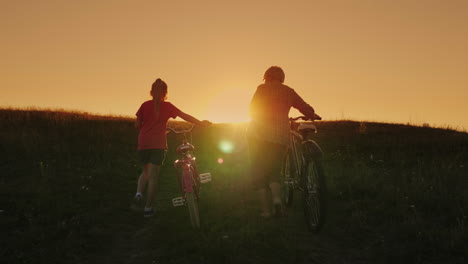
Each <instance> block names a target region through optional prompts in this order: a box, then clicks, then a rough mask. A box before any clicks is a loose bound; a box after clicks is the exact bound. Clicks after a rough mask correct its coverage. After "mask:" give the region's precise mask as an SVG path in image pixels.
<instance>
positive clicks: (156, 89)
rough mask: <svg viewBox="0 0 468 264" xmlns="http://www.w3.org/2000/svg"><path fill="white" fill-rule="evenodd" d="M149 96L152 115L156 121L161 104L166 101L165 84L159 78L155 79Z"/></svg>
mask: <svg viewBox="0 0 468 264" xmlns="http://www.w3.org/2000/svg"><path fill="white" fill-rule="evenodd" d="M151 95H152V96H153V102H154V113H155V115H156V119H158V118H159V108H160V106H161V102H162V101H164V100H166V96H167V84H166V83H165V82H164V81H163V80H161V79H160V78H158V79H156V81H155V82H154V83H153V85H152V87H151Z"/></svg>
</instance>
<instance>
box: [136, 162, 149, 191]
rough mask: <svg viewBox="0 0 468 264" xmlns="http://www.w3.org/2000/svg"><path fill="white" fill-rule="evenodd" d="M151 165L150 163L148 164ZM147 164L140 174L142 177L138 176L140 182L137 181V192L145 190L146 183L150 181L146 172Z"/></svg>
mask: <svg viewBox="0 0 468 264" xmlns="http://www.w3.org/2000/svg"><path fill="white" fill-rule="evenodd" d="M148 165H149V164H148ZM145 173H147V172H146V166H144V167H143V171H142V172H141V174H140V177H138V183H137V192H136V193H137V194H139V193H143V191H144V190H145V187H146V184H147V183H148V175H147V174H146V175H145Z"/></svg>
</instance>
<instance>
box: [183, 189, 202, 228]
mask: <svg viewBox="0 0 468 264" xmlns="http://www.w3.org/2000/svg"><path fill="white" fill-rule="evenodd" d="M186 196H187V197H186V198H185V201H186V203H187V208H188V211H189V215H190V222H191V223H192V226H193V227H194V228H200V214H199V212H198V197H197V195H196V194H195V192H189V193H186Z"/></svg>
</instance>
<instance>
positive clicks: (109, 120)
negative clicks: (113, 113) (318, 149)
mask: <svg viewBox="0 0 468 264" xmlns="http://www.w3.org/2000/svg"><path fill="white" fill-rule="evenodd" d="M0 120H1V122H0V142H1V145H0V155H1V159H0V168H1V171H2V173H1V176H0V197H1V199H0V210H1V211H0V221H1V222H0V226H1V234H2V239H1V240H0V254H1V256H2V262H3V263H155V264H157V263H161V264H163V263H220V262H224V263H395V262H399V263H465V262H466V261H467V258H468V249H467V246H466V245H467V241H468V235H467V234H468V233H467V220H468V219H467V216H468V207H467V206H466V205H467V204H468V192H467V191H466V190H467V189H468V178H467V175H468V172H467V166H468V162H467V161H468V134H466V133H462V132H457V131H453V130H450V129H435V128H430V127H424V126H423V127H413V126H409V125H399V124H381V123H370V122H365V123H364V122H353V121H333V122H319V123H318V124H317V126H318V129H319V133H318V134H317V141H318V142H319V143H320V145H321V146H322V148H323V150H324V151H325V153H326V154H325V158H324V165H325V171H326V174H327V181H328V185H329V188H330V191H329V199H330V202H329V215H328V219H327V224H326V226H325V228H324V230H323V232H322V233H321V234H319V235H312V234H310V233H308V232H306V231H305V230H306V228H305V224H304V221H303V216H302V213H301V207H300V206H301V205H300V201H299V200H298V199H296V201H295V204H294V208H293V209H292V210H291V211H290V213H289V216H288V217H287V218H284V219H277V220H270V221H265V220H262V219H259V218H258V211H257V210H258V209H257V204H256V196H255V193H254V190H253V189H252V187H251V186H250V177H249V174H248V164H247V162H246V155H247V146H246V143H245V140H244V138H243V133H244V131H245V128H246V126H245V124H244V125H234V124H222V125H221V124H219V125H214V126H212V127H210V128H207V129H199V130H195V131H194V133H193V142H194V144H195V146H196V147H197V151H196V155H197V161H198V166H199V170H200V171H201V172H205V171H209V172H211V173H212V176H213V181H212V182H211V183H208V184H206V185H204V186H203V189H202V201H201V214H202V215H201V217H202V228H201V230H199V231H194V230H192V229H191V228H190V225H189V220H188V217H187V212H186V209H185V208H173V207H172V206H171V199H172V198H173V197H176V196H178V193H177V186H176V180H175V177H174V173H175V171H174V169H173V167H172V161H173V160H175V159H176V155H175V153H174V151H173V150H174V149H175V147H176V146H177V144H178V143H179V140H180V139H177V138H175V137H174V136H169V146H170V150H169V152H168V155H167V158H166V163H165V166H164V167H163V170H162V176H161V179H160V188H159V193H158V197H157V201H156V204H157V208H158V216H157V217H155V218H151V219H145V218H143V217H142V214H141V212H134V211H132V210H130V208H129V205H130V201H131V197H132V196H133V194H134V191H135V188H136V186H135V185H136V178H137V176H138V174H139V173H140V167H139V165H138V162H137V160H136V151H135V146H136V138H137V132H136V131H135V129H134V128H133V121H132V120H130V119H126V118H122V117H103V116H94V115H89V114H80V113H76V112H75V113H67V112H59V111H34V110H14V109H5V110H0ZM170 125H171V126H183V125H186V124H184V123H178V122H174V123H171V124H170ZM221 140H228V141H231V142H233V143H234V146H235V148H234V151H233V152H232V153H228V154H225V153H222V152H221V151H220V150H219V148H218V144H219V142H220V141H221ZM218 158H223V160H224V163H222V164H218V162H217V159H218Z"/></svg>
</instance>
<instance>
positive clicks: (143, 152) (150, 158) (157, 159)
mask: <svg viewBox="0 0 468 264" xmlns="http://www.w3.org/2000/svg"><path fill="white" fill-rule="evenodd" d="M166 152H167V150H165V149H139V150H138V158H139V160H140V162H141V163H143V165H145V164H148V163H152V164H154V165H163V163H164V158H165V157H166Z"/></svg>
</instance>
